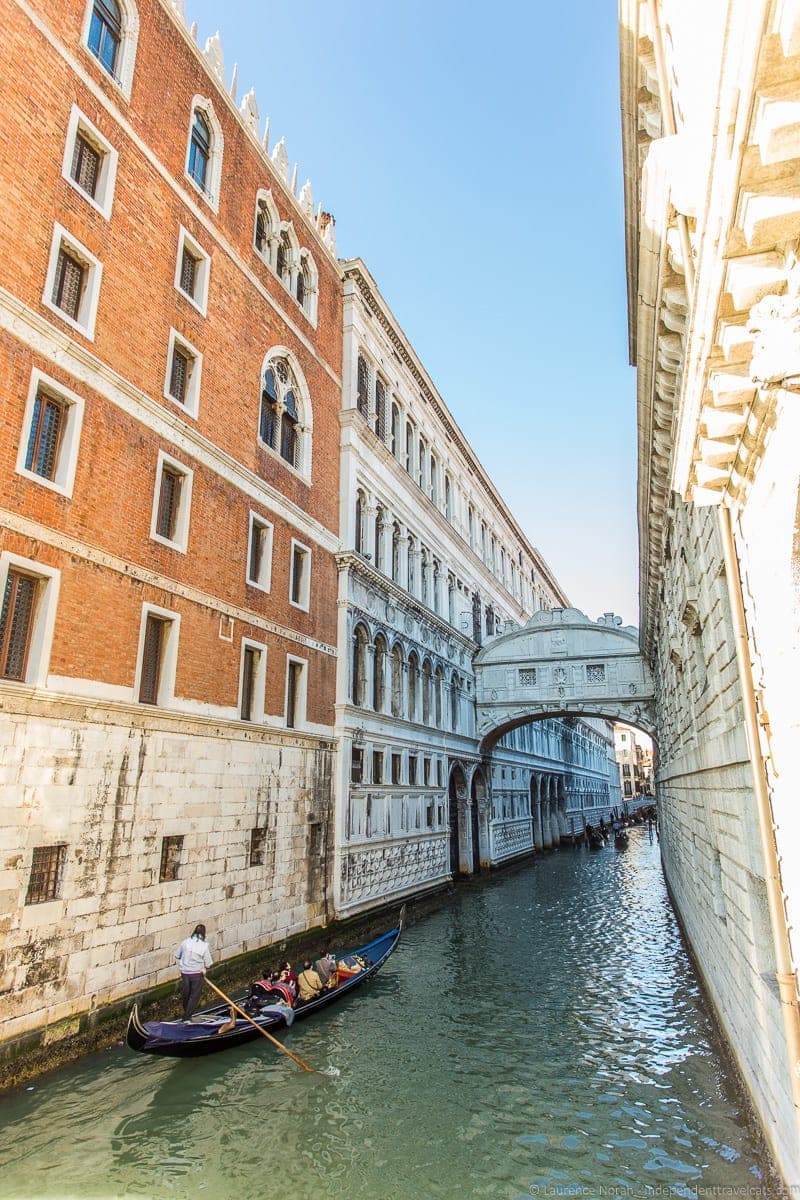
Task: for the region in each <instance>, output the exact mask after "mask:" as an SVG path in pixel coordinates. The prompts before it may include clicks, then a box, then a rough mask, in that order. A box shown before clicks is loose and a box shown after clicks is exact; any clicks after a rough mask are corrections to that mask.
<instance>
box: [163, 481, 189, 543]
mask: <svg viewBox="0 0 800 1200" xmlns="http://www.w3.org/2000/svg"><path fill="white" fill-rule="evenodd" d="M183 478H184V477H183V475H182V474H181V473H180V471H176V470H175V469H174V468H172V467H168V466H166V465H165V466H164V467H163V468H162V471H161V487H160V488H159V493H158V515H157V517H156V532H157V533H158V534H159V536H160V537H163V538H165V539H166V540H167V541H168V542H174V541H175V534H176V532H177V527H178V513H179V511H180V503H181V489H182V487H183Z"/></svg>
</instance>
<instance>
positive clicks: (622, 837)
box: [614, 829, 628, 850]
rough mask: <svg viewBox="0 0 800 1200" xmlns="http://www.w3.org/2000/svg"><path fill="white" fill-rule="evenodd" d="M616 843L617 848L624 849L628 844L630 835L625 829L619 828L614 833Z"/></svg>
mask: <svg viewBox="0 0 800 1200" xmlns="http://www.w3.org/2000/svg"><path fill="white" fill-rule="evenodd" d="M614 845H615V846H616V848H617V850H624V849H625V847H626V846H627V845H628V835H627V833H626V832H625V830H624V829H619V830H617V832H616V833H615V834H614Z"/></svg>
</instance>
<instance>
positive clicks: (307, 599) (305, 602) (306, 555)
mask: <svg viewBox="0 0 800 1200" xmlns="http://www.w3.org/2000/svg"><path fill="white" fill-rule="evenodd" d="M295 550H302V551H303V561H304V562H305V570H304V573H303V580H302V584H303V587H302V595H301V598H300V600H293V599H292V592H293V591H294V564H295ZM289 604H290V605H291V607H292V608H297V609H299V610H300V611H301V612H308V611H309V610H310V608H311V547H310V546H308V545H306V543H305V542H300V541H298V540H297V538H292V541H291V546H290V548H289Z"/></svg>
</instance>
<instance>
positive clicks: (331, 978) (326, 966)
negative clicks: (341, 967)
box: [314, 947, 339, 988]
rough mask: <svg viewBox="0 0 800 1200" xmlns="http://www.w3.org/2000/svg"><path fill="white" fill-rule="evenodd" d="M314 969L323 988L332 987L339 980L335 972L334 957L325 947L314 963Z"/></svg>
mask: <svg viewBox="0 0 800 1200" xmlns="http://www.w3.org/2000/svg"><path fill="white" fill-rule="evenodd" d="M314 970H315V971H316V972H317V974H318V975H319V977H320V979H321V980H322V986H323V987H325V988H334V987H336V985H337V983H338V982H339V978H338V976H337V974H336V959H335V958H334V957H333V955H332V954H331V952H330V950H328V948H327V947H326V948H325V949H324V950H323V951H322V953H321V954H320V956H319V958H318V959H317V961H316V962H315V963H314Z"/></svg>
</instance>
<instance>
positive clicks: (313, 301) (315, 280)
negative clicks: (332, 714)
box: [293, 246, 319, 329]
mask: <svg viewBox="0 0 800 1200" xmlns="http://www.w3.org/2000/svg"><path fill="white" fill-rule="evenodd" d="M297 270H298V272H299V273H301V274H302V275H303V276H304V280H305V290H304V293H303V302H302V304H301V303H300V301H299V300H298V299H297V287H296V282H297V281H296V279H295V290H294V292H293V295H294V298H295V301H296V303H297V304H298V306H299V308H300V311H301V312H302V313H304V314H305V316H306V317H308V320H309V323H310V324H311V325H313V326H314V328H315V329H316V327H317V296H318V293H319V271H318V270H317V264H316V262H315V260H314V256H313V254H312V253H311V251H310V250H308V249H307V248H306V247H305V246H301V247H300V251H299V255H298V267H297Z"/></svg>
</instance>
